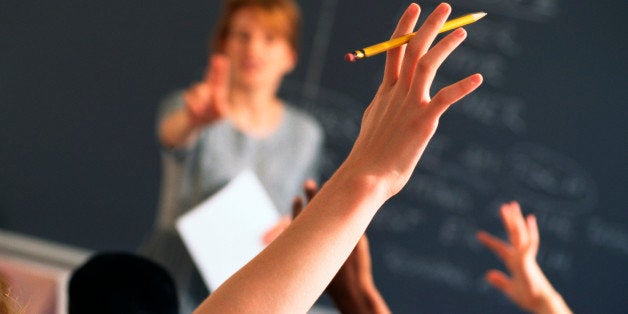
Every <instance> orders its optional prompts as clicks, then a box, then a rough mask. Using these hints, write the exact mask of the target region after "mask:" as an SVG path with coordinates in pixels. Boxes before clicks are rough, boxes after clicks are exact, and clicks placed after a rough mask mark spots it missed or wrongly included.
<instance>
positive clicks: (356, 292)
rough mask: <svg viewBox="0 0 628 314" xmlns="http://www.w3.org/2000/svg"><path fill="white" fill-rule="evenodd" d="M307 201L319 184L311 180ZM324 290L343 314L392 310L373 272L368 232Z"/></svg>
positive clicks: (296, 206) (297, 203)
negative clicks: (381, 292) (376, 284)
mask: <svg viewBox="0 0 628 314" xmlns="http://www.w3.org/2000/svg"><path fill="white" fill-rule="evenodd" d="M303 190H304V192H305V195H306V198H307V201H308V202H310V201H311V200H312V198H314V196H315V195H316V193H317V192H318V185H317V184H316V182H314V181H313V180H308V181H306V182H305V184H304V185H303ZM303 203H304V202H303V199H302V198H301V197H296V198H295V200H294V202H293V205H292V215H293V217H297V216H298V215H299V214H300V213H301V211H302V210H303ZM325 292H327V294H328V295H329V296H330V298H331V299H332V301H333V302H334V304H335V305H336V308H337V309H338V310H339V311H340V313H372V314H387V313H390V309H389V308H388V305H387V304H386V301H385V300H384V298H383V297H382V296H381V294H380V293H379V290H378V289H377V287H376V286H375V281H374V280H373V273H372V271H371V253H370V250H369V243H368V239H367V237H366V234H363V235H362V237H361V238H360V240H359V241H358V244H357V245H356V246H355V248H354V249H353V251H351V254H349V258H347V260H346V261H345V263H344V264H343V265H342V267H340V270H338V273H336V276H334V278H333V279H332V280H331V282H330V283H329V285H328V286H327V289H325Z"/></svg>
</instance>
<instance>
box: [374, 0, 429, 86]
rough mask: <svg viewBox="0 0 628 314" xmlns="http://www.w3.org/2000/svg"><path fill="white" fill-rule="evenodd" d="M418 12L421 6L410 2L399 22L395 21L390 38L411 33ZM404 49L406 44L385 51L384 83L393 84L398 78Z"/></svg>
mask: <svg viewBox="0 0 628 314" xmlns="http://www.w3.org/2000/svg"><path fill="white" fill-rule="evenodd" d="M420 12H421V8H420V7H419V5H418V4H416V3H411V4H410V6H408V8H407V9H406V11H405V12H404V13H403V15H402V16H401V18H400V19H399V22H398V23H397V28H396V29H395V31H394V32H393V34H392V36H390V38H391V39H393V38H397V37H401V36H403V35H406V34H410V33H412V31H413V30H414V27H415V26H416V23H417V21H418V19H419V14H420ZM405 50H406V45H402V46H400V47H398V48H395V49H390V50H388V52H387V53H386V65H385V69H384V79H383V83H384V84H394V83H395V82H396V81H397V79H398V78H399V70H400V68H401V60H403V56H404V53H405Z"/></svg>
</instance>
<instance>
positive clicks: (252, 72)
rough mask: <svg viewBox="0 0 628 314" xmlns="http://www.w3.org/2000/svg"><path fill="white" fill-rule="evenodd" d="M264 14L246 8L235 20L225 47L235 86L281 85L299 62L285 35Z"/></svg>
mask: <svg viewBox="0 0 628 314" xmlns="http://www.w3.org/2000/svg"><path fill="white" fill-rule="evenodd" d="M264 17H267V16H265V15H263V14H260V12H259V11H258V10H256V9H255V8H242V9H240V10H239V11H237V12H236V13H235V14H234V16H233V19H232V20H231V24H230V32H229V34H228V36H227V38H226V41H225V46H224V47H225V54H226V55H227V56H228V57H229V60H230V61H231V62H230V64H231V84H233V85H234V87H241V88H247V89H253V88H264V87H266V86H267V87H268V88H277V86H279V83H280V82H281V79H282V77H283V76H284V75H285V74H287V73H288V72H290V71H291V70H292V69H293V68H294V66H295V64H296V53H295V52H294V50H293V49H292V47H291V46H290V43H289V42H288V40H287V38H286V37H285V35H284V34H283V33H281V32H278V31H276V30H274V29H272V28H271V27H269V26H268V23H264V20H263V18H264Z"/></svg>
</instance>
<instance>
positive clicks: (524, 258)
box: [477, 202, 571, 314]
mask: <svg viewBox="0 0 628 314" xmlns="http://www.w3.org/2000/svg"><path fill="white" fill-rule="evenodd" d="M500 214H501V218H502V221H503V223H504V228H505V229H506V233H507V234H508V242H505V241H503V240H501V239H499V238H497V237H495V236H493V235H491V234H489V233H487V232H485V231H480V232H478V234H477V237H478V240H479V241H480V242H481V243H482V244H483V245H484V246H486V247H487V248H489V249H490V250H491V251H492V252H493V253H495V255H496V256H497V257H498V258H499V259H500V260H501V261H502V262H504V265H506V268H507V269H508V272H509V273H510V274H509V275H507V274H505V273H503V272H501V271H499V270H496V269H491V270H489V271H488V272H487V274H486V280H487V281H488V282H489V284H491V285H492V286H493V287H495V288H496V289H498V290H499V291H501V292H502V293H503V294H504V295H505V296H506V297H508V298H509V299H510V300H511V301H512V302H513V303H515V304H516V305H518V306H519V307H520V308H522V309H524V310H527V311H530V312H533V313H543V314H558V313H571V310H570V309H569V307H568V306H567V304H566V303H565V301H564V300H563V298H562V297H561V295H560V294H559V293H558V292H556V290H554V287H552V284H551V283H550V282H549V280H548V279H547V277H545V274H543V271H542V270H541V267H540V266H539V264H538V263H537V262H536V254H537V252H538V250H539V229H538V225H537V222H536V217H535V216H534V215H528V216H526V217H525V218H524V216H523V214H522V213H521V208H520V206H519V204H518V203H517V202H510V203H506V204H503V205H502V206H501V208H500Z"/></svg>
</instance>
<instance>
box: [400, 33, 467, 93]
mask: <svg viewBox="0 0 628 314" xmlns="http://www.w3.org/2000/svg"><path fill="white" fill-rule="evenodd" d="M466 37H467V32H466V31H465V30H464V29H463V28H459V29H457V30H455V31H453V32H452V33H451V34H449V35H447V36H446V37H445V38H443V39H442V40H441V41H440V42H438V44H436V45H435V46H434V47H433V48H432V49H430V50H429V51H428V52H427V53H426V54H425V55H423V57H421V59H420V60H419V62H418V64H417V66H416V71H415V73H414V77H413V79H412V84H411V88H410V90H411V92H412V95H411V97H412V98H413V99H417V100H419V101H420V100H424V101H429V99H430V87H431V86H432V82H433V81H434V77H435V76H436V72H437V71H438V69H439V68H440V66H441V65H442V64H443V62H445V59H447V57H449V55H450V54H451V53H452V52H453V51H454V50H455V49H456V48H457V47H458V46H459V45H460V44H461V43H462V42H463V41H464V39H465V38H466Z"/></svg>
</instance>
